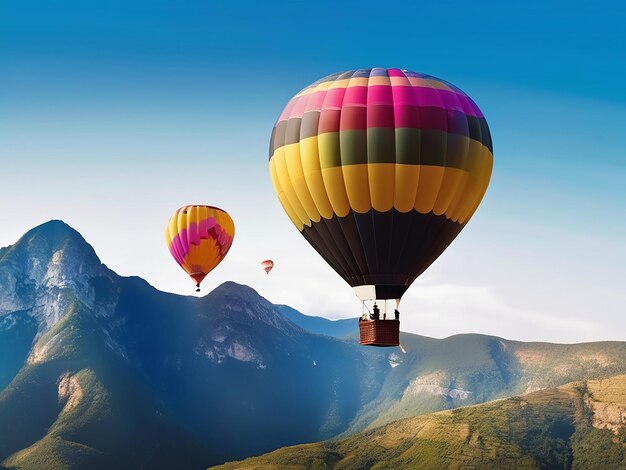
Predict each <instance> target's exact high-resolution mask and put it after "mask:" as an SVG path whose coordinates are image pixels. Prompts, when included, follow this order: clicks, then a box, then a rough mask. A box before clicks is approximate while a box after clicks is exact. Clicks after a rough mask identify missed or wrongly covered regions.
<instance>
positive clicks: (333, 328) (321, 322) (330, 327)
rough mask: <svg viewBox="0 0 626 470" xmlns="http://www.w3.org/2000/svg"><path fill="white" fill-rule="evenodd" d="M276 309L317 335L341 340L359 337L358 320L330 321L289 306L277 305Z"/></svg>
mask: <svg viewBox="0 0 626 470" xmlns="http://www.w3.org/2000/svg"><path fill="white" fill-rule="evenodd" d="M274 308H275V309H276V311H277V312H278V313H279V314H281V315H282V316H283V317H284V318H286V319H287V320H289V321H290V322H292V323H295V324H296V325H298V326H299V327H301V328H303V329H305V330H307V331H309V332H311V333H315V334H316V335H326V336H333V337H335V338H341V339H349V338H355V339H356V337H357V335H358V329H359V326H358V325H359V324H358V318H349V319H345V320H328V319H327V318H324V317H314V316H311V315H304V314H303V313H300V312H298V311H297V310H296V309H295V308H291V307H289V306H288V305H275V306H274Z"/></svg>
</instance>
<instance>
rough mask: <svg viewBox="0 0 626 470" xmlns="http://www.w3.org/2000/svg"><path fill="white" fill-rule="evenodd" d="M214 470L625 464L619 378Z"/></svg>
mask: <svg viewBox="0 0 626 470" xmlns="http://www.w3.org/2000/svg"><path fill="white" fill-rule="evenodd" d="M214 468H215V469H222V470H228V469H253V468H291V469H306V468H334V469H337V470H340V469H346V470H348V469H361V468H380V469H383V468H389V469H403V468H406V469H436V468H449V469H467V470H471V469H485V468H490V469H500V468H501V469H505V468H506V469H578V470H588V469H596V468H597V469H600V468H602V469H615V470H618V469H626V375H621V376H615V377H611V378H607V379H603V380H588V381H580V382H574V383H572V384H568V385H564V386H561V387H558V388H553V389H548V390H542V391H539V392H533V393H530V394H527V395H523V396H520V397H515V398H509V399H505V400H498V401H494V402H489V403H485V404H482V405H477V406H471V407H464V408H458V409H456V410H453V411H443V412H439V413H435V414H430V415H422V416H417V417H413V418H408V419H403V420H400V421H395V422H393V423H391V424H387V425H385V426H382V427H379V428H376V429H373V430H371V431H368V432H365V433H360V434H357V435H353V436H351V437H348V438H345V439H341V440H332V441H326V442H321V443H317V444H304V445H298V446H294V447H288V448H284V449H279V450H276V451H274V452H272V453H269V454H266V455H262V456H260V457H253V458H250V459H247V460H244V461H242V462H232V463H228V464H224V465H221V466H218V467H214Z"/></svg>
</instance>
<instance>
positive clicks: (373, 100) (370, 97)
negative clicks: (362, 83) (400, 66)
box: [367, 85, 393, 106]
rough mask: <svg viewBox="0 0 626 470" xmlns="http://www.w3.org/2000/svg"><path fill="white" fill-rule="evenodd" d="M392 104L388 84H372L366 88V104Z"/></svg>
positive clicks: (391, 95)
mask: <svg viewBox="0 0 626 470" xmlns="http://www.w3.org/2000/svg"><path fill="white" fill-rule="evenodd" d="M377 104H387V105H393V94H392V92H391V87H390V86H388V85H372V86H371V87H368V89H367V105H368V106H371V105H377Z"/></svg>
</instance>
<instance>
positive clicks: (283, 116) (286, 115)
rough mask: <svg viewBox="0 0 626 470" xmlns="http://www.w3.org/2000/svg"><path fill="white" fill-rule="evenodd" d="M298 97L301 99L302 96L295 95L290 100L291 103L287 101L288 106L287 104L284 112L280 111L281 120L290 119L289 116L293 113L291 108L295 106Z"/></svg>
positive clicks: (279, 118)
mask: <svg viewBox="0 0 626 470" xmlns="http://www.w3.org/2000/svg"><path fill="white" fill-rule="evenodd" d="M298 99H300V97H299V96H295V97H293V98H291V100H289V103H287V106H285V109H283V112H282V113H280V116H279V117H278V120H279V121H284V120H285V119H289V116H290V115H291V109H292V108H293V106H294V104H295V102H296V101H297V100H298Z"/></svg>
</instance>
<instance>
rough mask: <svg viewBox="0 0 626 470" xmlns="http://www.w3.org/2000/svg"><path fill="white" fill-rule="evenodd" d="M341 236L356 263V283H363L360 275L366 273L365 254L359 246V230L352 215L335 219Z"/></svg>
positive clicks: (361, 246)
mask: <svg viewBox="0 0 626 470" xmlns="http://www.w3.org/2000/svg"><path fill="white" fill-rule="evenodd" d="M337 220H338V221H339V225H340V226H341V230H342V231H343V235H344V237H345V239H346V241H347V245H348V249H349V250H350V251H351V253H352V256H353V259H354V261H355V263H356V266H355V270H354V271H355V273H357V278H358V282H359V283H361V282H363V275H362V274H361V273H364V272H367V259H366V258H365V252H364V251H363V245H362V244H361V237H360V236H359V229H358V227H357V225H356V222H355V220H354V215H353V213H352V214H350V215H348V216H347V217H337Z"/></svg>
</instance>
